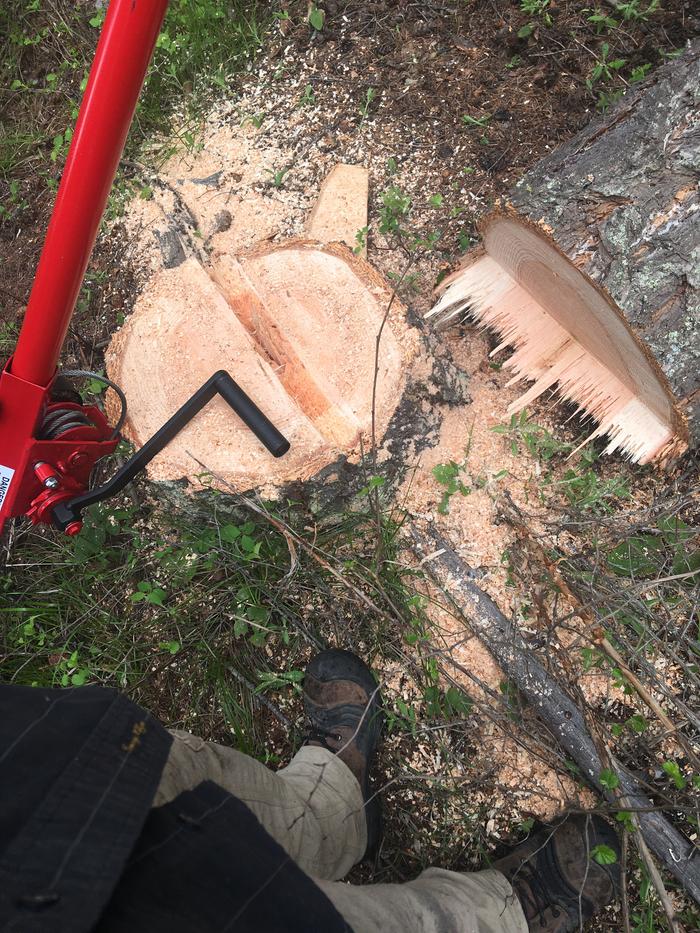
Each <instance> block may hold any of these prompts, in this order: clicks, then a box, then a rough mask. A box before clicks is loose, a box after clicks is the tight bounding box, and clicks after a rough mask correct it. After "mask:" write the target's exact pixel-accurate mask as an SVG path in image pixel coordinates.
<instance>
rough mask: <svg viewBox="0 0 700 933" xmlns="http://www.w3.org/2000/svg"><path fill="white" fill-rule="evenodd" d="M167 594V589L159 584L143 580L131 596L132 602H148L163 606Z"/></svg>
mask: <svg viewBox="0 0 700 933" xmlns="http://www.w3.org/2000/svg"><path fill="white" fill-rule="evenodd" d="M166 596H167V593H166V592H165V590H162V589H161V588H160V587H159V586H154V585H153V584H152V583H149V582H148V580H142V581H141V582H140V583H138V584H137V585H136V592H135V593H132V594H131V596H130V597H129V598H130V600H131V602H132V603H141V602H146V603H150V605H152V606H161V607H162V606H163V600H164V599H165V597H166Z"/></svg>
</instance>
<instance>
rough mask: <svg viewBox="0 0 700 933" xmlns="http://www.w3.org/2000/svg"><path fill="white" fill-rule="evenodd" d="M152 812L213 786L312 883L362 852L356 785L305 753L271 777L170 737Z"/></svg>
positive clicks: (181, 736)
mask: <svg viewBox="0 0 700 933" xmlns="http://www.w3.org/2000/svg"><path fill="white" fill-rule="evenodd" d="M172 735H173V745H172V748H171V750H170V755H169V757H168V760H167V762H166V764H165V768H164V769H163V774H162V776H161V781H160V785H159V787H158V790H157V792H156V796H155V798H154V801H153V806H154V807H157V806H162V805H163V804H166V803H168V802H169V801H170V800H173V799H174V798H175V797H177V795H178V794H180V793H182V791H186V790H192V789H193V788H194V787H196V786H197V785H198V784H200V783H201V782H202V781H213V782H214V783H215V784H218V785H219V786H220V787H223V789H224V790H226V791H228V792H229V793H231V794H233V795H234V796H235V797H238V799H239V800H241V801H243V803H245V804H246V806H247V807H248V808H249V809H250V810H252V812H253V813H254V814H255V816H256V817H257V818H258V820H260V822H261V823H262V825H263V826H264V827H265V829H266V830H267V831H268V833H269V834H270V835H271V836H272V837H273V839H275V840H276V841H277V842H278V843H279V844H280V845H281V846H282V848H283V849H285V851H286V852H288V853H289V855H290V856H291V857H292V858H293V859H294V861H295V862H296V863H297V864H298V865H299V866H300V867H301V868H302V869H303V870H304V871H305V872H306V873H307V874H309V875H312V876H313V877H314V878H323V879H335V878H342V877H343V876H344V875H346V874H347V873H348V871H349V870H350V869H351V868H352V866H353V865H354V864H355V863H356V862H358V861H359V860H360V859H361V858H362V856H363V854H364V851H365V848H366V846H367V823H366V820H365V816H364V812H363V800H362V792H361V790H360V785H359V783H358V781H357V779H356V778H355V776H354V775H353V773H352V772H351V771H350V769H349V768H348V767H347V765H345V764H344V763H343V762H342V761H341V760H340V759H339V758H336V756H335V755H333V753H332V752H329V751H327V750H326V749H325V748H317V747H310V746H306V747H304V748H302V749H300V750H299V752H298V753H297V754H296V755H295V756H294V758H293V759H292V761H291V762H290V763H289V765H287V767H286V768H282V769H281V770H280V771H277V772H274V771H270V770H269V769H268V768H266V767H265V766H264V765H263V764H261V763H260V762H259V761H256V760H255V759H254V758H249V757H248V755H244V754H243V753H242V752H239V751H236V749H234V748H227V747H225V746H223V745H216V744H215V743H213V742H205V741H204V740H203V739H200V738H197V737H196V736H193V735H190V734H189V733H188V732H180V731H173V732H172Z"/></svg>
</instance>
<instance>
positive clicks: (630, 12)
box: [615, 0, 661, 22]
mask: <svg viewBox="0 0 700 933" xmlns="http://www.w3.org/2000/svg"><path fill="white" fill-rule="evenodd" d="M643 2H644V0H627V2H626V3H616V4H615V9H616V10H617V11H618V13H621V14H622V18H623V19H624V20H625V21H627V22H629V21H630V20H632V21H634V20H641V21H642V22H646V21H647V20H648V19H649V17H651V16H653V14H654V13H656V11H657V10H658V9H660V7H661V0H649V3H647V4H646V6H644V7H643V6H642V4H643Z"/></svg>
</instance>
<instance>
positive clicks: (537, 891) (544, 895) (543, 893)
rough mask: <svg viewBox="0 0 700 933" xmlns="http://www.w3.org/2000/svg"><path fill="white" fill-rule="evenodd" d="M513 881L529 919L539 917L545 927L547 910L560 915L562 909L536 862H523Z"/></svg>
mask: <svg viewBox="0 0 700 933" xmlns="http://www.w3.org/2000/svg"><path fill="white" fill-rule="evenodd" d="M511 883H512V885H513V887H514V889H515V892H516V894H517V896H518V900H519V901H520V903H521V905H522V908H523V912H524V914H525V917H526V918H527V920H529V921H530V920H535V919H536V918H537V917H539V918H540V926H541V927H545V926H546V925H547V920H546V918H545V914H546V911H547V910H551V912H552V916H553V917H559V916H560V914H561V911H560V910H559V908H558V907H557V906H556V904H555V903H554V901H553V900H552V892H551V891H550V890H549V888H548V886H547V883H546V881H545V880H544V879H543V877H542V874H541V873H540V872H539V871H537V866H536V864H533V863H531V862H523V864H522V865H521V866H520V868H518V870H517V872H516V873H515V874H514V875H513V877H512V878H511Z"/></svg>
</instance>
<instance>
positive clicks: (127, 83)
mask: <svg viewBox="0 0 700 933" xmlns="http://www.w3.org/2000/svg"><path fill="white" fill-rule="evenodd" d="M167 6H168V0H111V3H110V5H109V9H108V11H107V16H106V19H105V23H104V26H103V28H102V33H101V35H100V39H99V42H98V45H97V51H96V53H95V60H94V62H93V65H92V69H91V71H90V78H89V80H88V84H87V88H86V90H85V95H84V97H83V102H82V105H81V108H80V113H79V115H78V121H77V124H76V127H75V132H74V134H73V140H72V142H71V147H70V150H69V152H68V158H67V160H66V166H65V169H64V171H63V177H62V179H61V184H60V186H59V189H58V194H57V196H56V203H55V205H54V210H53V214H52V216H51V221H50V223H49V227H48V231H47V234H46V240H45V242H44V248H43V250H42V254H41V258H40V260H39V266H38V268H37V273H36V277H35V280H34V286H33V288H32V292H31V296H30V298H29V303H28V305H27V311H26V314H25V318H24V322H23V324H22V329H21V331H20V335H19V339H18V342H17V348H16V351H15V354H14V356H13V357H11V359H10V360H9V361H8V363H7V365H6V366H5V369H4V371H3V373H2V376H0V531H2V526H3V524H4V522H5V521H6V520H7V519H8V518H10V517H13V516H18V515H25V514H29V513H30V512H31V515H32V518H33V520H39V521H46V520H47V517H49V516H50V507H49V506H50V500H51V496H53V497H54V498H55V500H56V501H58V500H59V499H60V498H61V497H63V498H65V496H66V494H67V492H68V490H69V488H70V490H71V492H72V494H74V493H75V488H76V486H77V488H78V489H81V488H85V486H86V485H87V482H88V479H89V473H90V470H91V469H92V466H93V465H94V463H95V462H96V460H98V459H99V457H101V456H104V455H105V454H106V453H109V452H110V451H111V450H113V449H114V446H115V444H116V440H112V439H110V429H109V426H108V425H107V423H106V422H105V421H104V419H100V417H98V416H99V413H98V414H97V415H95V414H94V413H95V411H96V409H90V408H88V407H84V408H83V411H84V412H85V414H86V415H87V416H88V417H90V418H91V420H92V421H93V422H94V424H95V428H94V430H92V429H87V430H86V431H85V430H84V431H80V430H76V431H75V432H70V434H66V435H63V436H62V437H61V438H60V440H58V439H57V440H43V441H40V440H37V438H36V435H37V433H38V428H39V425H40V424H41V422H42V419H43V418H44V416H45V414H46V411H47V409H48V406H49V405H50V388H51V384H52V382H53V379H54V376H55V372H56V364H57V362H58V357H59V354H60V352H61V347H62V346H63V341H64V339H65V336H66V332H67V330H68V324H69V322H70V318H71V315H72V313H73V309H74V307H75V302H76V299H77V297H78V292H79V290H80V286H81V283H82V280H83V276H84V274H85V268H86V266H87V263H88V260H89V258H90V253H91V252H92V248H93V246H94V243H95V237H96V236H97V231H98V228H99V225H100V221H101V219H102V215H103V213H104V209H105V206H106V203H107V198H108V196H109V191H110V188H111V186H112V182H113V180H114V175H115V173H116V170H117V166H118V164H119V159H120V156H121V153H122V150H123V148H124V142H125V140H126V136H127V133H128V131H129V126H130V125H131V121H132V119H133V115H134V110H135V108H136V102H137V100H138V96H139V93H140V91H141V86H142V84H143V80H144V77H145V74H146V69H147V67H148V63H149V61H150V58H151V55H152V53H153V48H154V46H155V42H156V38H157V36H158V32H159V30H160V27H161V24H162V21H163V17H164V15H165V11H166V9H167ZM86 434H88V435H90V439H88V438H87V437H86V436H85V435H86ZM75 454H80V455H82V456H78V457H77V458H76V457H75V456H74V455H75ZM40 461H44V462H47V463H49V465H50V466H51V467H52V468H54V470H55V471H56V475H57V476H58V478H59V481H60V482H62V484H63V488H57V489H56V490H55V491H53V492H51V491H49V492H46V490H45V488H44V486H43V485H42V481H41V479H40V478H39V477H38V476H37V475H36V473H35V469H34V467H35V464H36V463H37V462H40ZM37 499H40V502H37V501H36V500H37ZM47 502H48V503H49V505H48V506H47Z"/></svg>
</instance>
